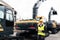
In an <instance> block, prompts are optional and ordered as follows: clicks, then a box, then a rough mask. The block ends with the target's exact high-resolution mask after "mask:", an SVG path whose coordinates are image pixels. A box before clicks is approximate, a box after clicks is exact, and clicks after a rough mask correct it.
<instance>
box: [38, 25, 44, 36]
mask: <svg viewBox="0 0 60 40" xmlns="http://www.w3.org/2000/svg"><path fill="white" fill-rule="evenodd" d="M42 31H44V25H43V26H41V27H38V35H41V36H45V33H43V32H42Z"/></svg>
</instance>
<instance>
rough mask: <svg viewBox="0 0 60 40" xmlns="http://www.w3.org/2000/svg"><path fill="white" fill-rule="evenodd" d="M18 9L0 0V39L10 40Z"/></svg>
mask: <svg viewBox="0 0 60 40" xmlns="http://www.w3.org/2000/svg"><path fill="white" fill-rule="evenodd" d="M15 17H16V11H15V10H14V8H12V7H11V6H10V5H8V4H7V3H5V2H4V1H2V0H0V40H10V39H12V38H14V37H12V36H10V35H11V34H13V30H14V19H15Z"/></svg>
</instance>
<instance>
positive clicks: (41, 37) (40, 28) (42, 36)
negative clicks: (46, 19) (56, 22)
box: [38, 19, 45, 40]
mask: <svg viewBox="0 0 60 40" xmlns="http://www.w3.org/2000/svg"><path fill="white" fill-rule="evenodd" d="M44 32H45V25H44V24H43V20H42V19H41V20H40V21H39V23H38V40H45V33H44Z"/></svg>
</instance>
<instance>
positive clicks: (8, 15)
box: [6, 9, 13, 21]
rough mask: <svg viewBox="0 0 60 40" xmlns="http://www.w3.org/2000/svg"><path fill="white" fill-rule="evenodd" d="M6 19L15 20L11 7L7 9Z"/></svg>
mask: <svg viewBox="0 0 60 40" xmlns="http://www.w3.org/2000/svg"><path fill="white" fill-rule="evenodd" d="M6 20H9V21H13V14H12V11H11V10H10V9H7V10H6Z"/></svg>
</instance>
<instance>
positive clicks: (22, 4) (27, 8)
mask: <svg viewBox="0 0 60 40" xmlns="http://www.w3.org/2000/svg"><path fill="white" fill-rule="evenodd" d="M3 1H5V2H6V3H8V4H9V5H10V6H12V7H13V8H14V9H15V10H16V11H17V19H19V20H20V19H32V14H33V6H34V4H35V3H36V2H37V1H38V0H3ZM51 7H53V8H54V9H55V10H56V11H57V13H58V15H52V16H51V20H56V21H57V22H60V19H59V17H60V0H46V1H45V2H43V3H41V5H40V7H39V9H38V14H37V15H38V16H44V17H46V18H47V19H48V13H49V11H50V8H51Z"/></svg>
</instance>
